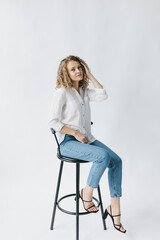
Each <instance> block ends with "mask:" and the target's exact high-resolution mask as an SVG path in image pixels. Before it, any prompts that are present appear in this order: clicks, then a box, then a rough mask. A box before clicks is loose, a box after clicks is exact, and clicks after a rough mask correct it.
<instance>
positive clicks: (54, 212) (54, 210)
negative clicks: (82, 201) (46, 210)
mask: <svg viewBox="0 0 160 240" xmlns="http://www.w3.org/2000/svg"><path fill="white" fill-rule="evenodd" d="M62 169H63V161H61V163H60V169H59V175H58V182H57V188H56V195H55V200H54V207H53V214H52V221H51V227H50V230H53V225H54V219H55V214H56V206H57V199H58V194H59V187H60V182H61V176H62Z"/></svg>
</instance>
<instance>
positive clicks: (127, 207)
mask: <svg viewBox="0 0 160 240" xmlns="http://www.w3.org/2000/svg"><path fill="white" fill-rule="evenodd" d="M0 25H1V39H0V42H1V44H0V48H1V54H0V99H1V100H0V111H1V113H0V114H1V116H0V137H1V138H0V146H1V151H0V166H1V167H0V169H1V170H0V189H1V190H0V236H1V239H3V240H9V239H11V238H12V239H16V240H21V239H23V240H28V239H31V240H42V239H45V240H49V239H61V240H62V239H65V238H67V239H71V240H72V239H75V217H74V216H70V215H66V214H63V213H62V212H60V211H59V210H57V212H56V219H55V229H54V231H50V229H49V228H50V221H51V215H52V207H53V201H54V194H55V189H56V182H57V176H58V170H59V164H60V162H59V160H58V159H57V158H56V143H55V140H54V137H53V135H52V134H51V132H50V129H49V127H48V114H49V110H50V106H51V100H52V94H53V91H54V88H55V85H56V76H57V70H58V66H59V63H60V61H61V60H62V59H63V58H65V57H67V56H68V55H76V56H79V57H80V58H82V59H84V60H85V61H86V63H87V64H88V66H89V67H90V69H91V72H92V74H93V75H94V76H95V78H96V79H97V80H98V81H99V82H100V83H101V84H102V85H103V86H104V87H105V88H106V91H107V93H108V96H109V98H108V99H107V100H105V101H103V102H92V103H91V116H92V121H93V122H94V124H93V125H92V133H93V135H94V136H95V137H96V138H97V139H98V140H100V141H102V142H103V143H104V144H106V145H107V146H108V147H110V148H111V149H112V150H113V151H115V152H116V153H117V154H118V155H119V156H120V157H121V158H122V160H123V177H122V195H123V196H122V198H121V212H122V218H121V222H122V224H123V226H124V228H126V229H127V233H126V234H125V235H123V234H122V233H120V232H118V231H116V230H114V228H113V226H112V223H111V221H110V220H109V219H107V221H106V223H107V227H108V230H107V231H104V230H103V226H102V222H101V215H100V212H99V213H97V214H95V215H94V214H90V215H87V216H82V217H80V239H83V240H87V239H92V240H94V239H101V240H103V239H110V240H112V239H117V238H118V239H119V240H120V239H122V238H123V239H124V238H125V239H136V240H141V239H151V238H152V239H156V237H158V236H159V216H160V208H159V202H160V194H159V181H160V177H159V171H160V168H159V166H160V163H159V154H160V150H159V142H160V141H159V134H160V131H159V129H160V128H159V127H160V126H159V125H160V111H159V101H160V95H159V89H160V84H159V77H160V66H159V63H160V45H159V43H160V31H159V29H160V2H159V1H158V0H146V1H144V0H135V1H128V0H117V1H116V0H112V1H109V0H101V1H98V0H93V1H91V0H81V1H74V0H67V1H65V0H52V1H51V0H45V1H44V0H43V1H42V0H41V1H36V0H32V1H31V0H23V1H18V0H14V1H11V0H6V1H3V0H1V1H0ZM90 87H93V85H92V84H90ZM84 165H85V166H84ZM84 165H83V166H82V167H81V186H80V187H83V186H84V185H85V183H86V179H87V176H88V173H89V170H90V167H91V164H84ZM62 177H63V179H62V185H61V186H62V187H61V189H60V196H62V195H63V194H68V193H71V192H75V166H74V165H73V164H65V166H64V174H63V176H62ZM100 186H101V190H102V198H103V203H104V207H107V205H109V204H110V196H109V188H108V178H107V171H106V172H105V173H104V175H103V177H102V179H101V182H100ZM96 195H97V192H96V191H95V196H96ZM67 208H68V209H70V208H73V206H72V202H68V203H67Z"/></svg>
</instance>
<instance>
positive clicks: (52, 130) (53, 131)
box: [50, 122, 93, 157]
mask: <svg viewBox="0 0 160 240" xmlns="http://www.w3.org/2000/svg"><path fill="white" fill-rule="evenodd" d="M92 124H93V122H91V125H92ZM50 130H51V132H52V133H53V134H54V137H55V139H56V143H57V146H58V150H59V155H60V157H61V151H60V144H59V142H58V139H57V136H56V131H55V130H54V129H53V128H50Z"/></svg>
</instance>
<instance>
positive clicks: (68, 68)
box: [49, 55, 126, 233]
mask: <svg viewBox="0 0 160 240" xmlns="http://www.w3.org/2000/svg"><path fill="white" fill-rule="evenodd" d="M89 80H91V81H92V83H93V85H94V87H95V88H94V89H90V88H88V84H89ZM107 98H108V95H107V93H106V90H105V88H103V86H102V85H101V84H100V83H99V82H98V81H97V80H96V79H95V77H94V76H93V75H92V74H91V72H90V69H89V67H88V65H87V64H86V63H85V62H84V61H83V60H82V59H80V58H79V57H77V56H72V55H71V56H68V57H66V58H65V59H63V60H62V61H61V62H60V65H59V69H58V76H57V82H56V90H55V91H54V94H53V102H52V106H51V111H50V116H49V126H50V127H52V128H53V129H55V130H56V131H57V136H58V139H59V143H60V149H61V154H62V155H64V156H67V157H72V158H78V159H82V160H86V161H90V162H93V164H92V167H91V170H90V173H89V176H88V180H87V184H86V186H85V187H84V188H82V189H81V191H80V192H79V197H80V198H81V200H82V202H83V206H84V208H85V210H86V211H89V212H94V213H95V212H97V211H98V210H99V208H98V207H97V206H95V205H94V204H93V202H92V196H93V190H94V188H97V187H98V185H99V181H100V179H101V176H102V174H103V173H104V171H105V169H106V168H108V182H109V189H110V196H111V205H109V206H108V207H107V208H106V210H105V213H104V218H106V217H107V216H108V215H109V216H110V217H111V219H112V221H113V226H114V227H115V229H117V230H119V231H120V232H123V233H125V232H126V230H125V229H124V228H123V226H122V224H121V223H120V197H121V196H122V190H121V182H122V160H121V158H120V157H119V156H118V155H117V154H116V153H114V152H113V151H112V150H111V149H110V148H109V147H107V146H106V145H105V144H103V143H102V142H100V141H99V140H97V139H96V138H95V137H94V136H93V135H92V134H91V115H90V105H89V102H90V101H103V100H105V99H107Z"/></svg>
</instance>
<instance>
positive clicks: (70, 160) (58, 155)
mask: <svg viewBox="0 0 160 240" xmlns="http://www.w3.org/2000/svg"><path fill="white" fill-rule="evenodd" d="M57 158H59V159H60V160H61V161H65V162H70V163H88V162H89V161H85V160H81V159H78V158H71V157H67V156H63V155H60V154H59V153H58V152H57Z"/></svg>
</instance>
